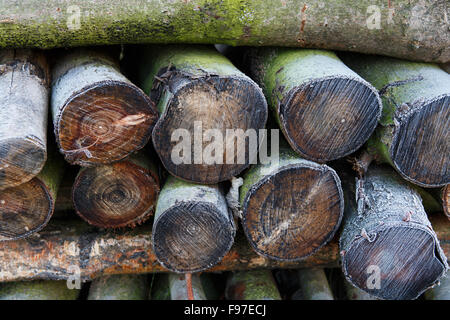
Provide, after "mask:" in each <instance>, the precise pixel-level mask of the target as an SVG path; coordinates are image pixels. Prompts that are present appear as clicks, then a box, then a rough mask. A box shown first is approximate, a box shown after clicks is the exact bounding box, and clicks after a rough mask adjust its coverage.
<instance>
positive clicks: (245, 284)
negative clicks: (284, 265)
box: [225, 270, 281, 300]
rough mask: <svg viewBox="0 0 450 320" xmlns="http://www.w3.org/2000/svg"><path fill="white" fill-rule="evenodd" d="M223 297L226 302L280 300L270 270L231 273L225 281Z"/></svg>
mask: <svg viewBox="0 0 450 320" xmlns="http://www.w3.org/2000/svg"><path fill="white" fill-rule="evenodd" d="M225 297H226V299H227V300H281V296H280V293H279V292H278V288H277V284H276V283H275V279H274V278H273V275H272V272H271V271H270V270H249V271H239V272H233V273H232V274H230V276H229V278H228V281H227V285H226V289H225Z"/></svg>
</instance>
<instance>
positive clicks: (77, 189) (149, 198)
mask: <svg viewBox="0 0 450 320" xmlns="http://www.w3.org/2000/svg"><path fill="white" fill-rule="evenodd" d="M158 193H159V177H158V171H157V168H156V166H155V164H154V163H153V161H152V160H151V159H150V158H149V157H148V156H146V155H145V154H144V153H143V152H140V153H137V154H133V155H131V156H130V157H128V158H127V159H125V160H123V161H119V162H116V163H113V164H109V165H102V166H96V167H89V168H82V169H80V172H79V173H78V175H77V177H76V179H75V182H74V184H73V189H72V200H73V205H74V208H75V210H76V212H77V214H78V215H79V216H80V217H81V218H82V219H84V220H85V221H87V222H88V223H90V224H92V225H94V226H97V227H100V228H119V227H127V226H130V227H134V226H136V225H137V224H140V223H143V222H144V221H146V220H147V219H148V218H149V217H151V216H152V215H153V213H154V211H155V206H156V199H157V197H158Z"/></svg>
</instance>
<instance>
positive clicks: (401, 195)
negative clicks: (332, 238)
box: [340, 166, 448, 299]
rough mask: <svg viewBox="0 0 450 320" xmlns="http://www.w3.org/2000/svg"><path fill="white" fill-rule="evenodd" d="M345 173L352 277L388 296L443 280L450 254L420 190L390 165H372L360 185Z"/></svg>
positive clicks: (406, 294) (344, 249)
mask: <svg viewBox="0 0 450 320" xmlns="http://www.w3.org/2000/svg"><path fill="white" fill-rule="evenodd" d="M341 177H343V175H341ZM343 179H344V181H345V182H344V186H345V188H344V190H345V203H346V210H345V219H344V222H343V230H342V233H341V237H340V250H341V259H342V268H343V272H344V275H345V277H346V279H347V280H348V281H349V282H351V283H352V284H353V285H354V286H357V287H358V288H360V289H362V290H364V291H366V292H368V293H369V294H371V295H373V296H375V297H378V298H382V299H415V298H417V297H418V296H419V295H420V294H422V293H423V292H424V291H425V290H427V289H428V288H429V287H430V286H432V285H434V284H435V283H437V282H438V281H439V278H440V277H441V276H442V275H443V274H445V272H446V270H447V268H448V265H447V258H446V256H445V254H444V252H443V251H442V249H441V246H440V244H439V241H438V239H437V236H436V234H435V232H434V231H433V229H432V226H431V223H430V221H429V220H428V218H427V215H426V213H425V210H424V208H423V206H422V201H421V198H420V196H419V194H418V193H417V192H416V190H415V189H414V188H412V187H410V186H409V185H408V184H407V183H406V182H405V181H403V180H402V179H401V177H400V176H398V175H397V174H396V173H395V172H394V171H393V170H392V169H390V168H389V167H374V166H372V167H369V170H368V172H367V173H366V175H365V177H364V178H363V179H361V180H358V181H357V182H356V187H355V182H354V180H353V181H352V179H351V178H350V177H345V178H343ZM447 232H448V230H447Z"/></svg>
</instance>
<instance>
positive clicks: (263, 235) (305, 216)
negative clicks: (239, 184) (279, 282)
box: [242, 165, 343, 261]
mask: <svg viewBox="0 0 450 320" xmlns="http://www.w3.org/2000/svg"><path fill="white" fill-rule="evenodd" d="M287 190H288V191H287ZM243 211H244V213H245V214H244V218H243V221H242V223H243V227H244V231H245V233H246V235H247V238H248V239H249V241H250V243H251V245H252V246H253V248H254V249H255V250H256V251H257V252H258V253H260V254H262V255H264V256H267V257H269V258H272V259H276V260H286V261H295V260H299V259H303V258H305V257H307V256H309V255H311V254H312V253H314V252H316V251H317V250H318V249H319V248H320V247H322V246H323V245H324V244H325V243H327V242H328V241H329V240H330V239H331V238H332V237H333V235H334V234H335V232H336V230H337V228H338V226H339V224H340V221H341V218H342V214H343V202H342V190H341V187H340V181H339V178H338V177H337V175H336V174H335V173H334V171H331V170H329V169H328V170H326V169H324V168H323V167H322V169H318V168H309V167H305V166H302V165H293V166H292V165H291V166H286V167H282V168H281V169H280V170H278V172H276V173H275V174H274V175H270V176H267V177H266V178H265V179H263V180H261V181H260V182H259V183H258V184H257V185H256V187H253V188H252V189H251V190H250V191H249V193H248V194H247V196H246V198H245V200H244V207H243Z"/></svg>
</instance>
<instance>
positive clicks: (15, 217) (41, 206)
mask: <svg viewBox="0 0 450 320" xmlns="http://www.w3.org/2000/svg"><path fill="white" fill-rule="evenodd" d="M53 207H54V205H53V198H52V196H51V194H50V191H49V190H48V189H47V187H46V186H45V184H44V183H43V182H42V181H41V180H40V179H38V178H33V179H32V180H30V181H29V182H27V183H24V184H22V185H20V186H18V187H13V188H8V189H6V190H4V191H2V192H1V193H0V241H1V240H14V239H20V238H24V237H26V236H28V235H30V234H32V233H34V232H37V231H39V230H41V229H42V228H43V227H44V226H45V225H47V223H48V221H49V220H50V217H51V216H52V214H53Z"/></svg>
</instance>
